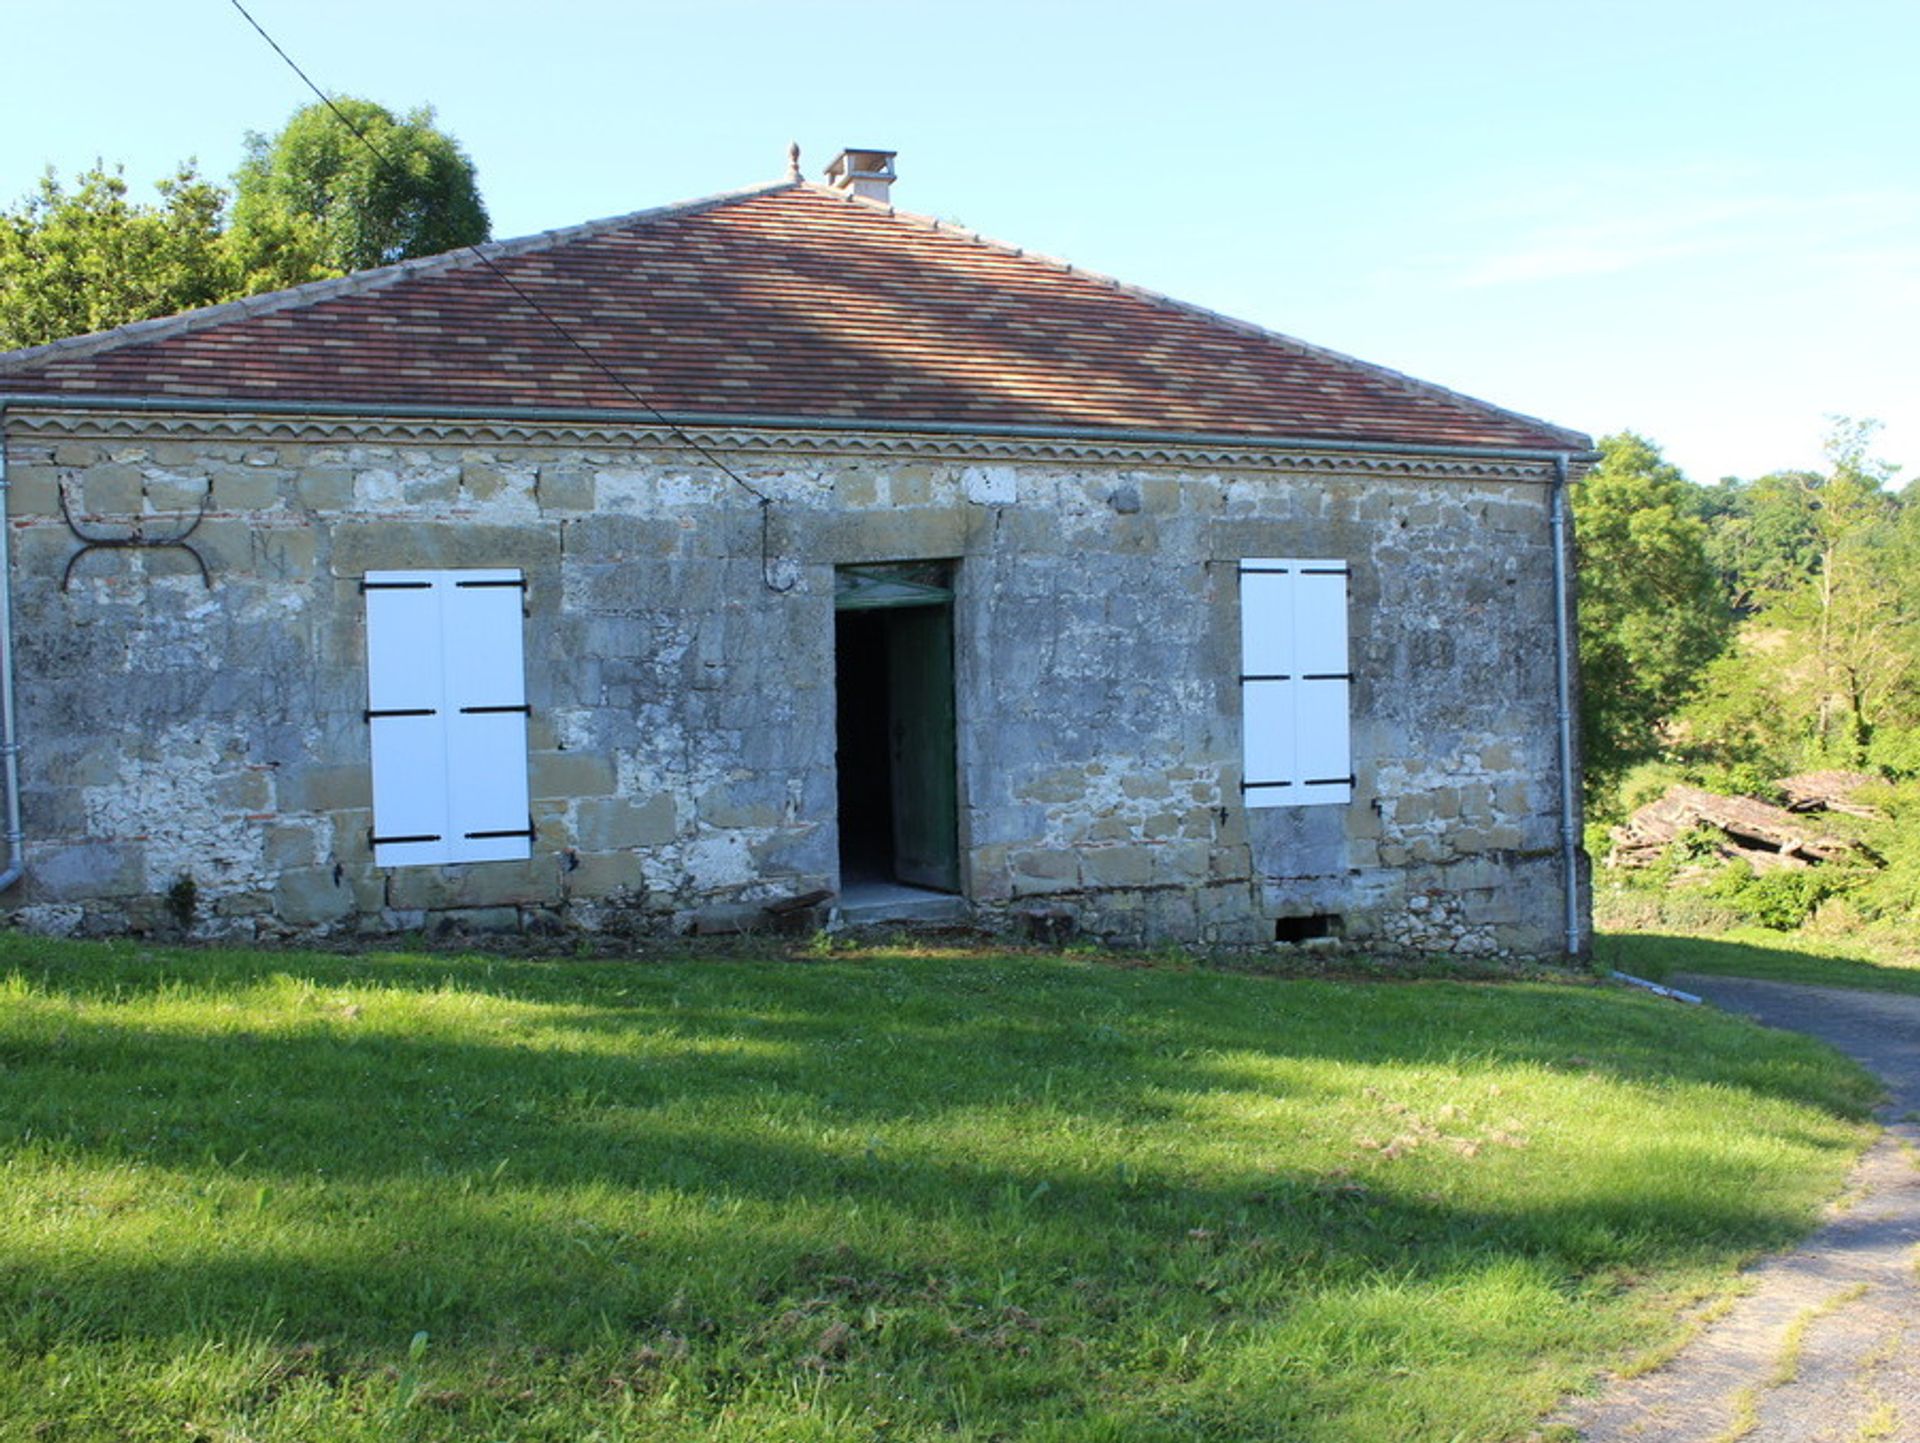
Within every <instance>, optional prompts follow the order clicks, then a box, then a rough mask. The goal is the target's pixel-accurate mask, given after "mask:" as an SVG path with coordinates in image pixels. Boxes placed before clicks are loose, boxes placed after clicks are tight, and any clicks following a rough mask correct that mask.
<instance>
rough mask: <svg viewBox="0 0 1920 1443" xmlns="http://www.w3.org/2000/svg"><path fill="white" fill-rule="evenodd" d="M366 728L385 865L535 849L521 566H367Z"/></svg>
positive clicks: (511, 855)
mask: <svg viewBox="0 0 1920 1443" xmlns="http://www.w3.org/2000/svg"><path fill="white" fill-rule="evenodd" d="M362 584H363V586H364V589H365V591H366V598H367V726H368V731H369V733H370V746H371V749H372V757H373V842H374V847H373V854H374V860H375V862H376V863H378V864H379V865H381V866H383V867H391V866H408V865H419V864H426V863H438V862H485V861H511V860H514V859H517V858H522V857H526V856H527V855H529V853H530V851H531V848H532V826H531V822H530V821H529V819H528V805H527V708H526V690H525V679H524V678H525V667H524V661H523V656H522V646H521V619H520V598H521V594H522V589H523V582H522V580H521V576H520V573H519V572H517V571H370V572H368V573H367V575H366V578H365V580H364V582H363V583H362Z"/></svg>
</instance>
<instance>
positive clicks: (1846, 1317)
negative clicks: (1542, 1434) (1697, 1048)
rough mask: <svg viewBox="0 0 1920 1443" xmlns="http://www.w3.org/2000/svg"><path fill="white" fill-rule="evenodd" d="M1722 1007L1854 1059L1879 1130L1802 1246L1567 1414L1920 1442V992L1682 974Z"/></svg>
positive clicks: (1612, 1421)
mask: <svg viewBox="0 0 1920 1443" xmlns="http://www.w3.org/2000/svg"><path fill="white" fill-rule="evenodd" d="M1673 985H1674V986H1676V987H1681V988H1684V989H1685V990H1687V991H1689V992H1697V993H1699V994H1701V995H1702V996H1704V997H1705V998H1707V999H1708V1001H1710V1002H1712V1003H1713V1004H1715V1005H1716V1006H1719V1007H1722V1008H1725V1009H1726V1010H1727V1011H1729V1012H1736V1013H1743V1014H1745V1015H1747V1016H1750V1017H1753V1018H1756V1019H1757V1020H1759V1021H1760V1022H1763V1023H1766V1024H1767V1025H1769V1026H1772V1027H1786V1028H1791V1029H1793V1030H1794V1031H1796V1032H1804V1033H1807V1034H1809V1035H1811V1036H1814V1037H1818V1038H1820V1039H1821V1040H1822V1041H1824V1042H1827V1043H1830V1044H1831V1045H1832V1046H1834V1047H1837V1048H1839V1049H1840V1050H1841V1051H1842V1052H1845V1053H1848V1054H1850V1055H1851V1056H1853V1057H1855V1058H1857V1059H1858V1060H1859V1061H1860V1062H1861V1063H1863V1064H1864V1065H1865V1066H1866V1067H1868V1068H1870V1069H1871V1070H1872V1071H1873V1072H1874V1073H1876V1074H1877V1075H1878V1076H1879V1077H1880V1078H1881V1079H1882V1080H1883V1081H1884V1082H1885V1083H1886V1085H1887V1092H1888V1098H1889V1100H1888V1103H1887V1105H1886V1107H1885V1108H1884V1109H1883V1111H1882V1113H1881V1118H1882V1120H1883V1121H1884V1122H1885V1123H1886V1124H1887V1131H1886V1133H1885V1135H1884V1136H1883V1137H1882V1138H1881V1139H1880V1140H1879V1141H1878V1142H1877V1143H1875V1144H1874V1145H1873V1147H1872V1148H1870V1149H1869V1150H1868V1151H1867V1153H1866V1155H1865V1156H1864V1157H1862V1159H1861V1160H1860V1166H1859V1168H1858V1169H1857V1170H1856V1171H1855V1172H1854V1174H1853V1177H1852V1179H1851V1180H1850V1182H1849V1185H1848V1188H1847V1192H1846V1194H1845V1195H1844V1196H1843V1197H1842V1198H1841V1200H1840V1201H1839V1203H1837V1204H1836V1205H1835V1207H1834V1208H1833V1210H1832V1211H1831V1212H1830V1213H1829V1214H1828V1219H1827V1221H1826V1223H1825V1224H1824V1225H1823V1226H1822V1227H1821V1229H1820V1231H1819V1232H1817V1233H1815V1234H1814V1235H1813V1236H1812V1237H1810V1238H1809V1239H1807V1241H1806V1243H1805V1244H1804V1245H1803V1246H1802V1247H1801V1248H1800V1249H1799V1250H1798V1251H1797V1252H1793V1253H1789V1254H1786V1255H1784V1256H1782V1257H1778V1258H1773V1259H1771V1260H1769V1261H1768V1262H1766V1263H1764V1264H1762V1265H1761V1266H1759V1267H1758V1268H1756V1269H1755V1270H1754V1274H1753V1280H1754V1288H1753V1291H1752V1292H1751V1293H1749V1294H1748V1295H1746V1296H1744V1297H1742V1298H1741V1299H1740V1300H1739V1301H1738V1302H1737V1303H1735V1305H1734V1306H1733V1308H1732V1310H1731V1311H1730V1312H1729V1313H1727V1315H1726V1316H1725V1317H1723V1318H1721V1319H1720V1320H1719V1321H1718V1322H1715V1323H1714V1324H1712V1325H1711V1326H1710V1327H1709V1328H1707V1329H1706V1330H1705V1331H1703V1332H1702V1333H1701V1334H1700V1336H1699V1337H1698V1338H1696V1339H1694V1341H1693V1342H1692V1343H1690V1344H1689V1345H1688V1346H1687V1347H1686V1348H1685V1349H1684V1350H1682V1351H1681V1353H1680V1354H1679V1356H1677V1357H1676V1358H1675V1359H1674V1360H1673V1362H1671V1363H1669V1364H1668V1365H1667V1366H1666V1367H1664V1368H1661V1369H1659V1370H1657V1371H1656V1372H1652V1373H1649V1374H1646V1375H1645V1376H1643V1377H1640V1378H1634V1379H1629V1380H1625V1381H1621V1382H1618V1383H1615V1384H1613V1385H1612V1386H1610V1387H1609V1388H1608V1389H1607V1390H1606V1391H1605V1392H1603V1393H1602V1394H1600V1395H1598V1396H1597V1397H1595V1398H1593V1399H1589V1400H1583V1401H1582V1403H1581V1404H1579V1405H1578V1406H1577V1407H1575V1408H1573V1409H1571V1410H1569V1411H1568V1412H1567V1413H1566V1414H1564V1415H1562V1418H1561V1419H1560V1421H1561V1422H1563V1423H1567V1424H1571V1425H1572V1426H1573V1427H1575V1428H1576V1429H1578V1430H1579V1437H1581V1438H1582V1439H1585V1440H1589V1443H1733V1440H1736V1439H1738V1440H1741V1443H1870V1440H1913V1443H1920V1271H1917V1265H1920V1151H1917V1150H1916V1149H1920V997H1904V996H1898V995H1894V994H1890V993H1883V992H1855V991H1850V990H1847V989H1843V988H1836V987H1800V986H1794V985H1791V984H1788V983H1784V982H1755V981H1748V980H1746V979H1742V978H1731V977H1689V976H1682V977H1677V978H1675V979H1674V981H1673Z"/></svg>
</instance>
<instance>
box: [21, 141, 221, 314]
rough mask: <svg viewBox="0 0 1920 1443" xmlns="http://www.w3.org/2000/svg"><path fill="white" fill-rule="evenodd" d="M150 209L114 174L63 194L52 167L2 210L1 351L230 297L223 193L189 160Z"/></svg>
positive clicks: (91, 176) (98, 170)
mask: <svg viewBox="0 0 1920 1443" xmlns="http://www.w3.org/2000/svg"><path fill="white" fill-rule="evenodd" d="M158 190H159V192H160V201H159V203H158V204H155V205H146V204H141V203H139V202H137V201H133V200H130V199H128V196H127V183H126V181H125V179H124V178H123V177H122V175H121V172H120V170H119V168H118V167H116V168H115V169H114V170H112V171H108V170H107V169H106V168H105V167H104V166H102V165H100V164H96V165H95V166H94V167H93V169H91V170H89V171H86V172H85V173H83V174H82V175H80V176H79V177H77V179H76V180H75V182H74V187H73V189H72V190H68V189H67V188H66V187H65V186H63V185H62V184H61V183H60V180H59V179H58V177H57V176H55V174H54V173H53V171H52V170H48V171H47V173H46V174H45V175H43V176H42V177H41V178H40V184H39V187H38V188H37V189H36V190H35V191H34V193H33V194H32V195H30V196H28V197H27V198H26V199H25V200H24V201H22V202H21V203H20V204H19V205H17V206H15V207H14V208H13V209H11V210H8V211H6V212H4V213H0V350H12V349H14V348H16V347H20V346H37V345H40V344H42V343H44V342H46V341H51V340H55V339H57V338H59V337H61V336H72V335H80V334H84V333H85V332H88V331H100V330H106V329H109V328H110V327H113V326H121V325H126V324H127V323H128V322H130V321H142V320H147V319H150V318H152V317H154V316H166V315H172V314H173V313H174V312H176V311H185V310H191V309H193V308H194V307H196V306H205V305H211V304H213V303H214V302H215V301H219V300H224V299H226V298H227V297H228V296H229V295H230V294H232V290H233V280H234V271H233V268H232V265H231V263H230V261H229V258H228V256H227V254H226V251H225V250H224V248H223V245H222V234H221V231H222V219H223V215H224V212H225V208H226V202H227V195H226V192H225V191H224V190H222V189H221V188H220V187H219V186H217V185H214V184H211V183H210V182H208V181H205V180H202V179H201V178H200V176H199V174H198V173H197V171H196V170H195V168H194V164H193V162H192V161H188V162H187V163H185V164H184V165H182V166H180V168H179V169H178V170H177V171H176V172H175V173H174V175H172V176H171V177H170V178H168V179H166V180H163V181H161V182H160V183H159V185H158Z"/></svg>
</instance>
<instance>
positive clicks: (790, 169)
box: [787, 140, 800, 180]
mask: <svg viewBox="0 0 1920 1443" xmlns="http://www.w3.org/2000/svg"><path fill="white" fill-rule="evenodd" d="M787 179H788V180H798V179H800V142H799V141H797V140H796V141H793V142H792V143H790V144H789V145H788V146H787Z"/></svg>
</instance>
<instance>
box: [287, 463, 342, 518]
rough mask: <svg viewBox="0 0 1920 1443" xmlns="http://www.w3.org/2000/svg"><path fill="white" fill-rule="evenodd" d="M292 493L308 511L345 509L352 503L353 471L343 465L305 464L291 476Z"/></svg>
mask: <svg viewBox="0 0 1920 1443" xmlns="http://www.w3.org/2000/svg"><path fill="white" fill-rule="evenodd" d="M293 494H294V498H295V499H296V500H298V501H299V503H300V504H301V505H302V506H304V507H306V508H307V509H308V510H310V511H345V510H347V509H348V508H349V507H351V506H352V505H353V472H352V470H351V469H349V468H348V467H345V466H307V467H303V468H302V469H301V470H300V471H299V472H298V474H296V475H295V476H294V478H293Z"/></svg>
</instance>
